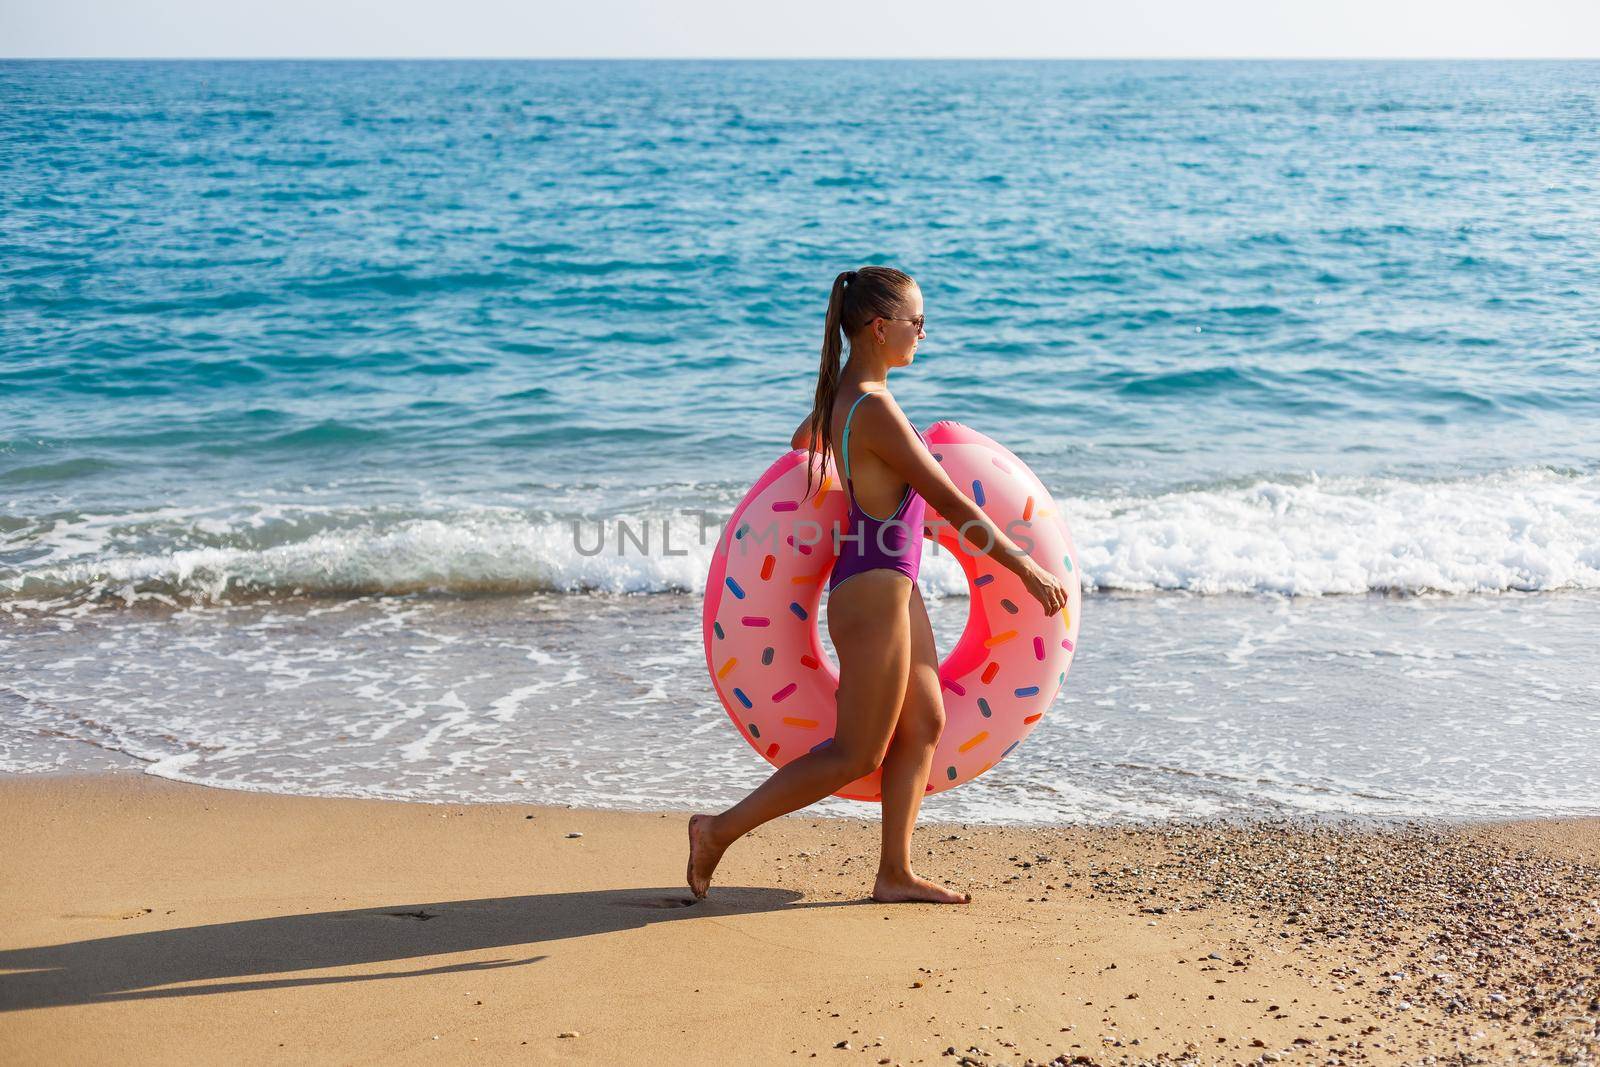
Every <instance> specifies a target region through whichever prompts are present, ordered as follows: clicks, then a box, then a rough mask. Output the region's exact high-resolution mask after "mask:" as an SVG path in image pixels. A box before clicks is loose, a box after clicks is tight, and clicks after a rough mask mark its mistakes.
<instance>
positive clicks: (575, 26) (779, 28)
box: [0, 0, 1600, 58]
mask: <svg viewBox="0 0 1600 1067" xmlns="http://www.w3.org/2000/svg"><path fill="white" fill-rule="evenodd" d="M0 56H5V57H11V58H22V57H62V56H81V57H110V56H122V57H235V56H237V57H274V56H293V57H343V56H349V57H357V56H362V57H366V56H406V57H441V58H445V57H477V56H483V57H490V56H493V57H530V58H534V57H539V58H544V57H548V58H583V57H596V58H598V57H619V58H621V57H627V58H644V57H659V58H688V57H697V58H723V57H772V58H810V57H839V58H856V57H906V58H911V57H974V58H977V57H982V58H1045V57H1062V58H1145V57H1150V58H1154V57H1206V58H1212V57H1215V58H1235V57H1268V58H1280V57H1314V58H1356V57H1385V58H1386V57H1405V58H1412V57H1417V58H1421V57H1471V58H1478V57H1485V58H1488V57H1507V58H1509V57H1535V56H1554V57H1571V58H1578V57H1583V58H1593V57H1600V0H887V2H881V3H874V2H872V0H805V2H804V3H797V2H794V0H381V2H380V0H268V2H262V0H237V2H232V0H0Z"/></svg>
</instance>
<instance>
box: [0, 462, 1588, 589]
mask: <svg viewBox="0 0 1600 1067" xmlns="http://www.w3.org/2000/svg"><path fill="white" fill-rule="evenodd" d="M1062 503H1063V506H1064V509H1065V511H1066V512H1067V514H1068V516H1069V521H1070V522H1071V524H1072V528H1073V533H1074V536H1075V539H1076V543H1077V547H1078V562H1079V567H1080V570H1081V573H1082V580H1083V584H1084V588H1085V589H1086V590H1087V591H1090V592H1099V591H1129V592H1162V591H1182V592H1187V593H1192V594H1201V595H1212V594H1241V593H1242V594H1278V595H1288V596H1326V595H1339V594H1359V593H1385V594H1468V593H1480V594H1481V593H1506V592H1545V591H1555V590H1579V589H1600V474H1589V473H1572V472H1561V471H1556V470H1550V469H1533V470H1520V471H1506V472H1500V473H1496V474H1491V475H1484V476H1479V477H1473V478H1462V479H1456V480H1445V481H1415V480H1406V479H1399V478H1350V479H1316V478H1312V479H1309V480H1305V481H1297V482H1291V481H1285V480H1261V481H1255V482H1250V483H1231V484H1226V485H1214V486H1208V487H1200V488H1188V489H1182V490H1174V491H1171V492H1167V493H1162V494H1158V495H1153V496H1128V497H1115V498H1076V499H1067V500H1064V501H1063V502H1062ZM725 515H726V509H725V508H723V507H715V506H709V505H708V508H707V510H706V511H704V512H695V511H691V510H668V509H656V510H650V509H646V510H637V511H632V512H626V513H622V514H616V515H609V516H607V517H604V518H598V517H589V516H574V515H567V516H558V515H552V514H549V513H531V512H527V511H522V510H518V509H512V508H440V509H435V510H434V511H432V512H430V513H427V514H417V513H406V512H403V511H393V510H383V511H380V510H376V509H368V510H363V509H359V508H354V509H343V510H340V509H328V508H323V509H322V510H317V509H316V508H309V509H306V510H303V511H291V512H282V511H279V512H274V513H271V514H262V513H255V514H249V515H245V514H240V515H235V516H231V517H229V516H224V517H220V518H219V517H216V516H214V515H213V516H207V517H204V518H191V517H189V516H185V515H184V514H183V512H182V509H172V508H169V509H164V510H163V511H161V512H159V513H150V514H147V515H144V516H128V515H123V516H77V517H69V518H59V517H58V518H53V519H50V520H48V521H44V520H41V521H38V522H33V521H29V520H26V519H22V520H20V521H16V522H9V521H8V522H6V523H5V524H3V525H0V529H4V530H6V531H7V532H6V533H5V534H4V535H3V539H0V561H4V564H3V565H0V606H3V607H6V608H8V609H18V608H24V609H25V608H28V607H33V608H39V609H45V610H50V609H52V608H59V607H61V606H63V605H79V604H83V603H86V602H89V603H105V604H132V603H137V602H140V601H144V600H157V601H163V602H178V603H184V602H212V601H222V600H230V599H234V598H241V597H249V596H280V595H320V596H346V595H372V594H408V593H418V592H436V593H447V594H460V595H472V594H482V593H515V592H538V591H544V592H557V593H592V592H601V593H662V592H668V593H671V592H676V593H695V594H698V593H699V592H701V591H702V590H703V589H704V583H705V577H706V573H707V571H708V570H709V567H710V559H711V552H712V550H713V549H714V547H715V542H716V539H717V536H718V533H719V532H720V522H721V521H722V520H723V519H724V518H725ZM924 560H925V563H924V568H923V587H924V589H925V590H926V591H927V592H928V593H929V594H931V595H934V596H961V595H965V593H966V583H965V579H964V578H963V576H962V574H961V571H960V569H959V568H958V567H957V566H956V565H955V562H954V560H953V559H951V558H950V557H949V556H948V554H947V553H944V552H940V551H937V550H935V551H931V552H927V553H925V554H924Z"/></svg>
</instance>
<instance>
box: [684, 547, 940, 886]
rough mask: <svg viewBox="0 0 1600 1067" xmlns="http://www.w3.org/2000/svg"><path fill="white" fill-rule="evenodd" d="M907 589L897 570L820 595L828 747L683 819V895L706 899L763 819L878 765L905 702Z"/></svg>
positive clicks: (864, 576)
mask: <svg viewBox="0 0 1600 1067" xmlns="http://www.w3.org/2000/svg"><path fill="white" fill-rule="evenodd" d="M915 588H916V587H915V585H914V584H913V583H912V582H911V580H910V579H909V578H907V577H906V576H905V575H903V574H901V573H900V572H898V571H891V570H871V571H865V572H863V573H861V574H858V575H855V576H854V577H852V578H850V579H849V580H847V581H845V582H842V583H840V584H839V586H838V587H837V588H836V589H834V590H833V591H832V592H831V593H829V594H828V634H829V636H830V637H832V638H833V647H834V650H835V651H836V652H837V653H838V655H839V698H838V724H837V726H836V727H835V729H834V736H833V744H831V745H828V746H826V747H824V748H819V749H817V750H816V751H814V752H807V753H806V754H805V755H803V756H798V757H796V758H795V759H793V760H791V761H789V762H788V763H786V764H784V765H783V766H782V767H779V768H778V769H777V770H775V771H773V772H772V775H771V777H769V778H768V779H767V780H766V781H765V782H763V783H762V784H761V785H760V786H759V787H757V788H756V790H755V791H754V792H752V793H751V794H750V795H749V796H747V797H745V798H744V799H743V800H741V801H739V803H737V804H735V805H734V806H733V807H731V808H729V809H728V810H727V811H724V812H723V813H721V814H720V815H704V814H697V815H693V816H691V817H690V819H689V870H688V874H687V877H688V881H689V888H690V889H691V890H693V891H694V895H695V896H697V897H703V896H705V894H706V888H707V887H708V886H709V885H710V884H711V874H712V872H713V871H715V870H716V867H717V861H718V860H720V859H721V858H722V853H723V851H724V850H726V849H727V847H728V846H729V845H731V844H732V843H733V842H735V841H737V840H738V839H739V838H741V837H743V836H744V835H745V834H747V833H749V832H750V831H751V830H754V829H755V828H756V827H758V826H760V825H761V824H762V823H764V822H766V821H768V820H769V819H775V818H777V817H778V816H779V815H787V814H788V813H789V812H791V811H796V810H798V809H800V808H803V807H805V806H806V805H808V804H815V803H816V802H817V801H819V800H821V799H822V798H823V797H825V796H828V795H829V794H831V793H835V792H837V791H838V790H840V789H842V788H843V787H844V786H846V785H848V784H850V783H851V782H853V781H855V780H856V779H857V778H860V777H862V776H863V775H867V774H871V773H872V771H873V769H874V768H876V767H877V766H878V765H879V764H880V763H882V762H883V759H884V754H885V753H886V752H887V751H888V748H889V740H890V738H891V737H892V736H893V735H894V725H895V720H896V718H898V716H899V714H900V705H901V702H902V701H903V699H904V697H905V687H906V673H907V670H908V668H909V666H910V660H911V634H910V617H909V612H908V610H907V603H908V600H909V597H910V596H911V594H912V592H913V591H914V590H915Z"/></svg>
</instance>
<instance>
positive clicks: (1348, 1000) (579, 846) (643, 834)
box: [0, 774, 1600, 1065]
mask: <svg viewBox="0 0 1600 1067" xmlns="http://www.w3.org/2000/svg"><path fill="white" fill-rule="evenodd" d="M864 810H865V809H864ZM687 814H688V813H687V812H669V813H661V814H641V813H624V812H602V811H589V810H569V809H565V808H549V807H531V806H518V805H444V806H441V805H427V804H406V803H396V802H388V801H364V800H329V799H309V798H294V797H281V796H273V795H266V794H251V793H239V792H228V791H220V790H212V789H206V788H202V787H197V786H187V785H179V784H174V783H170V782H165V781H161V780H158V779H154V778H151V777H149V776H145V775H139V774H109V775H100V776H94V777H66V778H63V777H27V778H13V779H9V780H6V781H4V782H0V815H3V817H4V825H5V828H6V829H5V842H6V843H5V847H4V850H3V857H4V858H3V861H0V890H3V892H4V901H5V903H4V909H5V921H4V922H3V923H0V1061H3V1062H5V1063H8V1064H23V1063H61V1062H83V1063H98V1062H119V1063H124V1062H135V1063H138V1062H156V1061H160V1062H163V1063H166V1062H197V1061H204V1062H237V1063H249V1062H258V1061H269V1060H270V1061H278V1062H281V1061H284V1060H286V1059H289V1060H294V1061H312V1062H330V1061H331V1062H341V1063H370V1062H380V1061H381V1062H402V1063H404V1062H428V1063H434V1062H440V1061H445V1062H453V1061H464V1060H478V1061H485V1060H488V1061H498V1060H505V1059H513V1058H515V1059H517V1060H520V1061H524V1062H535V1063H561V1062H569V1061H570V1062H581V1063H606V1064H615V1063H637V1062H648V1063H652V1064H674V1063H685V1064H687V1063H769V1062H796V1063H798V1062H804V1061H809V1060H811V1059H816V1060H817V1061H819V1062H824V1063H871V1064H910V1063H939V1064H958V1063H980V1064H1000V1063H1007V1064H1019V1065H1020V1064H1025V1063H1029V1062H1032V1063H1035V1064H1046V1063H1063V1064H1072V1063H1078V1064H1091V1063H1092V1064H1124V1063H1127V1064H1136V1063H1152V1062H1154V1063H1169V1062H1186V1063H1204V1064H1211V1063H1222V1064H1235V1063H1252V1062H1301V1063H1319V1064H1320V1063H1352V1064H1353V1063H1400V1062H1403V1063H1421V1062H1433V1061H1437V1062H1449V1063H1493V1064H1498V1063H1514V1062H1569V1063H1585V1062H1591V1061H1593V1060H1594V1059H1596V1057H1600V1002H1597V1000H1596V998H1597V997H1600V820H1583V821H1569V822H1539V823H1506V824H1492V825H1478V826H1469V827H1456V828H1428V827H1418V826H1410V827H1404V828H1391V829H1386V830H1381V831H1376V830H1371V829H1360V828H1330V827H1325V826H1324V827H1308V826H1304V825H1293V826H1292V825H1287V824H1258V825H1250V826H1232V827H1224V826H1164V827H1152V828H1146V829H1137V830H1125V829H1080V828H1070V827H1058V828H1042V829H1041V828H1016V827H1012V828H1000V827H977V826H973V827H966V826H962V825H959V824H953V825H934V824H924V825H923V826H921V827H919V829H918V838H917V848H916V855H917V856H918V862H919V864H920V870H921V873H923V874H924V875H927V876H929V877H933V878H938V879H941V880H946V881H948V882H949V883H950V884H952V885H954V886H956V887H958V888H963V889H968V890H970V891H971V892H972V894H973V897H974V900H973V903H971V904H969V905H951V906H940V905H926V904H912V905H903V904H902V905H883V904H876V903H873V902H872V901H870V900H868V899H867V894H868V892H869V891H870V889H871V883H872V874H873V870H874V866H875V863H876V854H877V852H876V850H877V825H876V821H875V820H843V819H821V818H815V817H807V816H805V815H797V816H791V817H789V818H786V819H782V820H779V821H778V822H776V823H773V824H769V825H768V826H766V827H764V828H762V829H761V830H760V831H758V832H757V833H756V834H755V835H753V836H752V837H751V838H748V839H746V840H745V841H743V842H741V843H739V844H738V845H736V846H735V847H734V848H733V849H732V850H731V851H730V852H729V853H728V856H727V858H726V859H725V860H724V862H723V865H722V867H721V869H720V870H719V871H718V876H717V879H716V882H715V883H714V885H713V887H712V890H711V895H710V897H709V899H707V900H705V901H701V902H698V903H696V902H694V901H693V899H692V898H691V897H690V895H689V893H688V890H687V889H686V887H685V886H684V885H683V884H682V882H681V879H682V877H683V868H684V859H685V835H684V822H685V819H686V816H687ZM570 834H582V836H581V837H572V836H569V835H570ZM563 1035H568V1036H563Z"/></svg>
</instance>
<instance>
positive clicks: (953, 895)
mask: <svg viewBox="0 0 1600 1067" xmlns="http://www.w3.org/2000/svg"><path fill="white" fill-rule="evenodd" d="M907 614H908V615H909V621H910V625H911V671H910V674H909V675H908V676H907V678H906V694H905V698H904V700H903V701H902V702H901V704H900V718H899V720H898V722H897V723H896V724H895V728H894V738H893V740H891V741H890V743H889V752H888V754H887V755H886V756H885V757H884V760H883V849H882V852H881V854H880V855H879V857H878V878H877V881H876V883H875V884H874V885H873V887H872V899H873V900H880V901H883V902H885V903H896V902H899V901H904V900H926V901H933V902H935V903H939V904H965V903H967V902H968V901H970V900H971V899H972V897H971V896H970V895H968V894H966V893H958V892H956V891H955V890H953V889H947V888H945V887H944V886H942V885H939V884H938V883H936V882H930V881H928V880H927V879H926V878H921V877H918V876H917V875H916V874H915V873H913V872H912V870H911V831H912V829H913V828H914V827H915V826H916V822H917V812H918V810H919V809H921V807H922V797H923V793H924V791H925V789H926V787H927V784H928V771H929V768H930V767H931V766H932V765H933V750H934V748H935V747H936V746H937V745H938V744H939V736H940V735H941V734H942V733H944V696H943V694H942V693H941V692H940V689H939V650H938V648H937V647H936V646H935V645H934V643H933V626H932V624H931V623H929V621H928V607H927V605H926V604H924V603H923V602H922V591H921V590H920V589H912V591H911V601H910V603H909V604H908V605H907Z"/></svg>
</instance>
